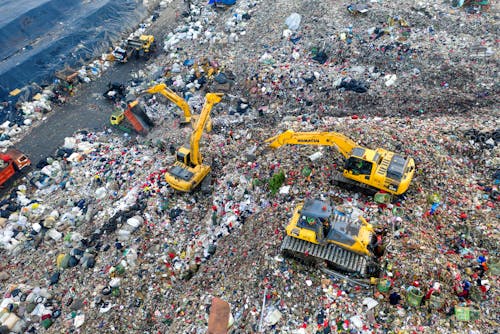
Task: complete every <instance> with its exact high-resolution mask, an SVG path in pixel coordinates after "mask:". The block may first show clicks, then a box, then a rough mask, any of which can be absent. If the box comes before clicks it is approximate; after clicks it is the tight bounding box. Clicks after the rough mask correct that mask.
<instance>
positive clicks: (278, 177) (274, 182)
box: [268, 170, 285, 195]
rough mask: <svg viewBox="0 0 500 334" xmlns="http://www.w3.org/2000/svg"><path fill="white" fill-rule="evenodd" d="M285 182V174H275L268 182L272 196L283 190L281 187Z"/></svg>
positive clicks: (281, 172)
mask: <svg viewBox="0 0 500 334" xmlns="http://www.w3.org/2000/svg"><path fill="white" fill-rule="evenodd" d="M283 182H285V172H283V171H282V170H280V171H279V172H278V173H275V174H274V175H273V176H271V178H270V179H269V181H268V184H269V190H271V194H272V195H276V193H277V192H278V190H279V189H280V188H281V185H282V184H283Z"/></svg>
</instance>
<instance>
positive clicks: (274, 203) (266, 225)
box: [0, 1, 500, 334]
mask: <svg viewBox="0 0 500 334" xmlns="http://www.w3.org/2000/svg"><path fill="white" fill-rule="evenodd" d="M190 5H191V7H190V9H191V10H190V12H189V15H187V16H186V17H184V18H182V19H180V21H179V26H178V28H176V29H175V31H173V32H172V33H171V34H169V35H168V37H167V40H166V41H165V44H164V51H165V52H166V54H165V55H163V56H161V57H159V58H158V63H159V64H160V63H161V66H163V67H164V68H165V69H166V71H164V72H163V75H161V76H160V77H155V78H152V77H149V78H148V73H146V76H145V78H144V79H143V82H142V83H141V85H139V86H138V87H137V89H138V90H139V89H142V88H144V87H147V86H148V85H150V84H151V83H152V82H155V81H165V82H167V83H168V85H169V86H171V87H175V88H176V89H178V90H180V91H183V92H184V96H189V101H190V104H191V105H192V106H196V107H199V106H200V105H201V101H202V99H203V96H204V93H205V92H217V91H219V89H229V90H227V91H225V92H226V96H225V98H224V100H223V101H222V102H221V103H220V104H218V105H217V106H216V107H215V108H214V110H213V113H212V118H213V123H214V131H213V132H211V133H205V134H204V135H203V139H202V147H201V151H202V154H203V157H204V161H205V163H207V164H209V165H210V166H211V167H212V173H213V176H212V178H213V183H212V193H211V194H209V195H207V194H203V193H201V192H194V193H179V192H176V191H174V190H173V189H172V188H171V187H170V186H169V185H168V184H167V183H166V181H165V177H164V176H165V173H166V171H167V169H168V168H169V167H170V166H171V165H172V164H173V162H174V160H175V157H174V155H175V149H176V148H177V147H179V146H180V145H182V144H183V143H184V142H185V141H186V140H187V139H188V138H189V135H190V131H191V129H190V128H189V127H184V128H182V127H179V126H178V124H177V123H176V122H175V120H176V116H175V113H173V112H172V109H170V108H169V107H165V104H164V103H160V102H158V101H157V100H155V99H154V98H151V100H150V102H149V105H148V108H147V109H148V113H149V114H151V116H152V118H153V119H155V121H157V122H159V125H158V126H156V130H155V131H152V132H150V134H149V135H148V136H147V137H131V136H128V135H127V136H123V135H120V134H118V135H117V133H115V132H113V131H111V130H110V131H106V132H90V131H79V132H78V133H76V134H75V135H74V136H73V137H68V138H66V140H65V142H64V144H63V145H62V146H61V147H60V148H58V150H57V151H56V152H55V154H54V156H52V157H49V158H47V159H45V161H43V162H42V163H41V164H39V165H38V166H37V168H36V169H35V170H34V171H33V172H31V173H30V174H28V175H27V176H26V182H23V183H22V184H20V185H17V186H16V187H14V188H13V189H12V191H11V192H10V194H9V195H8V196H6V197H5V198H3V199H2V201H1V203H0V204H1V206H0V217H1V218H0V247H1V251H0V256H1V265H0V287H1V291H2V301H1V305H0V310H1V311H0V312H1V315H0V333H4V332H5V333H9V332H11V331H12V332H14V333H22V332H25V331H31V332H44V331H45V332H52V333H58V332H68V331H77V332H78V331H80V332H85V333H94V332H95V333H96V332H108V331H109V332H111V331H116V332H120V333H126V332H137V333H139V332H151V333H152V332H162V333H205V332H206V331H207V326H208V319H209V314H210V305H211V302H212V298H213V297H218V298H220V299H222V300H224V301H226V302H228V303H229V304H230V307H231V316H230V321H229V322H230V325H231V326H230V328H229V330H228V332H229V333H257V332H262V333H271V332H273V333H274V332H277V333H294V334H302V333H333V332H346V333H347V332H350V333H373V332H375V333H387V332H397V331H400V332H407V333H412V332H417V333H454V332H455V333H493V332H495V330H497V328H498V319H497V316H496V308H497V306H496V305H497V304H498V298H499V296H498V287H497V285H498V275H499V262H498V240H499V230H498V224H496V221H498V218H499V216H498V209H497V207H498V201H499V199H500V193H499V191H498V187H499V184H500V173H499V171H498V166H499V143H498V124H497V121H496V119H497V118H498V116H497V115H496V112H495V111H494V110H492V109H491V108H492V107H493V106H494V105H495V103H496V102H497V97H496V96H497V94H494V89H495V87H494V84H493V82H494V80H492V78H493V72H492V71H493V70H492V69H491V64H492V63H495V62H496V60H495V59H493V58H489V57H488V56H484V57H483V56H474V55H471V54H470V53H469V52H468V51H469V48H468V47H470V46H471V45H473V44H474V43H475V42H479V43H480V44H484V45H483V46H484V47H486V48H495V47H496V45H495V44H494V37H493V36H491V37H490V36H489V35H487V34H486V35H483V34H482V35H481V36H478V35H477V31H478V30H477V28H474V29H472V27H466V26H464V25H461V24H460V23H458V22H463V20H464V19H468V20H471V21H473V22H474V24H475V25H480V26H482V27H489V25H490V24H491V23H492V22H493V17H492V14H491V13H490V12H488V11H486V10H485V11H479V14H477V13H475V14H470V13H469V12H467V11H464V10H462V9H461V8H455V7H453V6H452V4H451V3H449V4H448V3H442V4H436V3H424V2H421V3H419V4H418V5H414V4H413V3H412V4H409V3H408V4H405V5H403V4H402V3H401V2H398V3H396V2H390V3H389V2H371V3H370V6H367V7H361V6H360V7H359V8H362V9H363V10H362V11H359V13H357V14H355V15H353V13H352V10H351V11H350V10H348V9H347V8H345V7H343V5H342V4H331V3H328V4H326V3H325V4H317V3H314V4H313V3H310V4H302V3H301V6H295V5H294V3H293V2H290V3H286V4H279V3H272V4H271V3H268V2H266V1H257V2H255V1H254V2H246V1H238V2H237V3H235V4H234V5H233V6H232V7H231V9H230V10H226V11H224V10H222V11H221V10H220V9H214V8H212V7H210V6H205V4H204V3H201V2H191V4H190ZM356 8H358V7H356ZM299 9H300V10H299ZM471 15H472V16H471ZM436 18H439V20H440V22H445V23H447V24H444V23H440V24H443V25H442V26H441V25H438V24H437V23H436V21H435V20H434V19H436ZM332 22H335V24H333V23H332ZM448 23H449V24H448ZM445 27H446V29H455V30H448V31H447V30H444V28H445ZM221 73H222V74H224V75H223V76H222V78H221V76H217V75H218V74H221ZM216 78H218V79H217V80H216ZM224 80H226V81H224ZM228 81H230V82H228ZM142 86H144V87H142ZM361 88H363V89H361ZM287 129H292V130H295V131H336V132H339V133H342V134H345V135H347V136H348V137H350V138H351V139H353V140H354V141H356V142H358V143H359V144H360V145H362V146H365V147H369V148H376V147H383V148H385V149H388V150H391V151H395V152H401V153H402V154H404V155H406V156H411V157H413V158H414V159H415V162H416V174H415V177H414V179H413V181H412V185H411V186H410V190H409V191H408V192H407V193H405V194H404V195H403V196H398V197H393V198H391V199H390V200H389V201H385V200H380V198H377V197H374V196H371V195H366V194H364V193H362V192H358V191H356V190H352V189H351V190H350V189H345V188H341V187H339V186H337V185H335V184H333V182H332V172H333V170H334V169H337V168H340V167H342V166H343V159H342V156H341V155H340V154H339V153H338V152H337V151H335V150H334V149H333V148H326V147H320V146H289V147H283V148H281V149H279V150H276V151H268V150H266V149H265V144H264V140H265V139H267V138H269V137H271V136H273V135H275V134H278V133H279V132H281V131H284V130H287ZM167 148H172V149H170V150H169V149H167ZM279 173H283V175H284V181H283V184H281V185H280V188H279V189H278V191H276V192H273V191H271V189H270V188H271V187H270V182H269V181H270V179H271V178H272V177H273V175H276V174H279ZM306 198H320V199H323V200H327V199H328V200H331V201H333V202H335V203H337V204H338V205H339V207H342V208H345V210H346V212H357V213H360V214H362V215H363V216H364V217H365V218H366V219H367V220H369V222H370V223H371V224H372V225H373V226H374V227H375V228H377V229H378V230H381V231H384V234H385V235H384V240H385V241H386V243H385V245H386V249H385V254H384V256H383V257H382V259H381V262H380V266H381V267H380V274H379V275H377V276H376V277H372V278H371V279H368V280H358V279H350V278H349V277H342V276H338V275H336V274H335V273H332V272H331V271H329V270H328V269H326V268H322V267H313V266H308V265H306V264H304V263H301V262H299V261H296V260H294V259H289V258H285V257H283V256H282V254H281V253H280V245H281V241H282V239H283V237H284V235H285V232H284V228H285V226H286V225H287V223H288V221H289V219H290V217H291V213H292V212H293V210H294V208H295V206H296V205H297V204H299V203H301V202H303V201H304V200H305V199H306ZM42 328H44V329H42Z"/></svg>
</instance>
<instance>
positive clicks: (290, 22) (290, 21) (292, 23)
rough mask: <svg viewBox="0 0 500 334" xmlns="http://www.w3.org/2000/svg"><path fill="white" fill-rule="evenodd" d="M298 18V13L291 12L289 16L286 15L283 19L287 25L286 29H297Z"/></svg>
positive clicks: (299, 18)
mask: <svg viewBox="0 0 500 334" xmlns="http://www.w3.org/2000/svg"><path fill="white" fill-rule="evenodd" d="M300 20H301V16H300V14H297V13H293V14H291V15H290V16H289V17H287V19H286V20H285V24H286V25H287V26H288V29H290V30H292V31H296V30H297V29H299V26H300Z"/></svg>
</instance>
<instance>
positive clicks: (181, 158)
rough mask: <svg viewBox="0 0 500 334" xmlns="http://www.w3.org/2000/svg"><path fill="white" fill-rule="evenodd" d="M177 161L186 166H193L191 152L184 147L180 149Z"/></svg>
mask: <svg viewBox="0 0 500 334" xmlns="http://www.w3.org/2000/svg"><path fill="white" fill-rule="evenodd" d="M176 159H177V161H178V162H180V163H182V164H184V165H186V166H189V165H191V151H190V150H189V149H187V148H185V147H184V146H182V147H180V148H179V150H178V151H177V154H176Z"/></svg>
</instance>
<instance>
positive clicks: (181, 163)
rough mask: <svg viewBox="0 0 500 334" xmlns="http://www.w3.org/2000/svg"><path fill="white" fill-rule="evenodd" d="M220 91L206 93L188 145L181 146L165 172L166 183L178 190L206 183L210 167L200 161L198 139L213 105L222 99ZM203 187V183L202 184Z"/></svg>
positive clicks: (189, 189) (190, 189)
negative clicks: (171, 164) (172, 162)
mask: <svg viewBox="0 0 500 334" xmlns="http://www.w3.org/2000/svg"><path fill="white" fill-rule="evenodd" d="M222 95H223V94H220V93H208V94H207V95H206V96H205V104H204V105H203V109H202V111H201V113H200V116H199V118H198V120H197V122H196V125H195V127H194V129H193V133H192V134H191V137H190V139H189V145H188V146H186V145H184V146H181V147H180V148H179V150H178V151H177V154H176V161H175V163H174V165H173V166H172V167H171V168H170V169H169V170H168V171H167V173H166V174H165V179H166V181H167V182H168V184H169V185H170V186H171V187H172V188H174V189H175V190H178V191H183V192H189V191H193V190H194V189H195V188H196V187H197V186H198V185H199V184H200V183H202V181H204V182H203V183H205V184H207V183H208V180H209V178H207V175H208V174H209V173H210V170H211V167H210V166H208V165H204V164H203V163H202V157H201V153H200V139H201V135H202V134H203V129H205V126H206V123H207V121H208V119H209V116H210V111H211V110H212V108H213V106H214V105H215V104H217V103H219V102H220V101H221V99H222ZM202 188H203V185H202Z"/></svg>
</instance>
